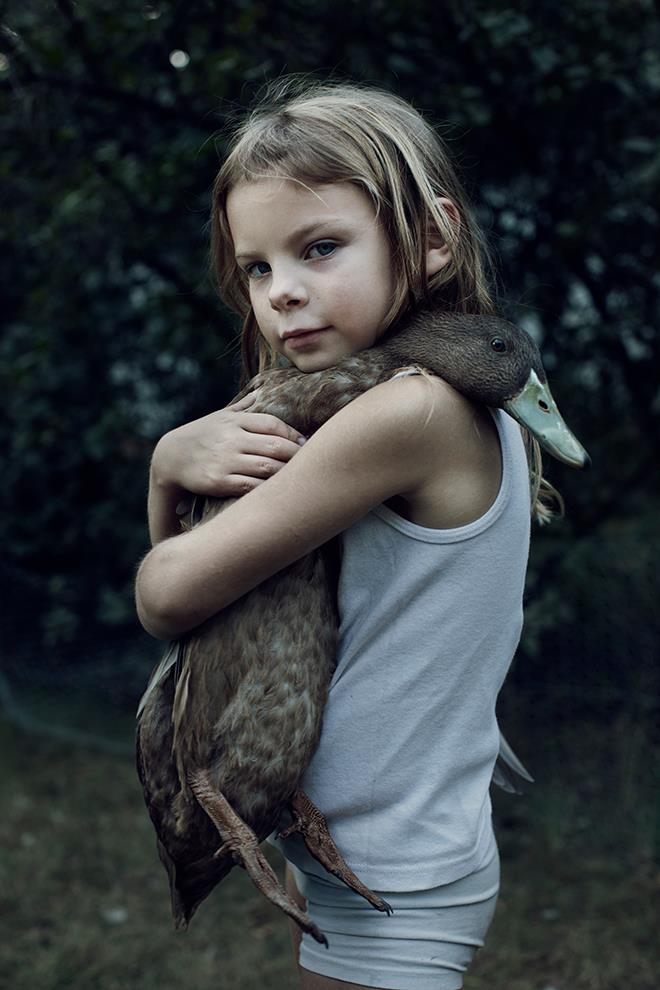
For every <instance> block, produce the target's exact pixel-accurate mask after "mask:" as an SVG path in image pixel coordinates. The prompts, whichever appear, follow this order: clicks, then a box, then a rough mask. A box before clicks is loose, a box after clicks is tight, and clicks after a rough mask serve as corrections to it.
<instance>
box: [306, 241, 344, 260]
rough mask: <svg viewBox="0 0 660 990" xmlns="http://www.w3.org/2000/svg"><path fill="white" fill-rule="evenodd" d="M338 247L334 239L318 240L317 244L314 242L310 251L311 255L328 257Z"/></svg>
mask: <svg viewBox="0 0 660 990" xmlns="http://www.w3.org/2000/svg"><path fill="white" fill-rule="evenodd" d="M336 247H337V245H336V244H335V242H334V241H318V242H317V243H316V244H312V246H311V248H310V249H309V252H308V253H309V255H310V256H311V257H316V258H327V257H328V255H331V254H332V252H333V251H334V250H335V248H336Z"/></svg>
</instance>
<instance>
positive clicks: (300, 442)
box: [296, 437, 307, 447]
mask: <svg viewBox="0 0 660 990" xmlns="http://www.w3.org/2000/svg"><path fill="white" fill-rule="evenodd" d="M296 443H297V444H299V445H300V446H301V447H302V445H303V444H304V443H307V437H298V439H297V440H296Z"/></svg>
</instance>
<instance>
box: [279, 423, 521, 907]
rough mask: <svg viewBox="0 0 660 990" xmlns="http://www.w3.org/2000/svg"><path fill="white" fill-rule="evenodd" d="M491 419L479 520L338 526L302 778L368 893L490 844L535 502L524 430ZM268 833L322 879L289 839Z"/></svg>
mask: <svg viewBox="0 0 660 990" xmlns="http://www.w3.org/2000/svg"><path fill="white" fill-rule="evenodd" d="M493 416H494V419H495V423H496V425H497V430H498V434H499V439H500V447H501V452H502V480H501V485H500V490H499V493H498V495H497V497H496V499H495V501H494V502H493V504H492V505H491V507H490V509H488V511H487V512H486V513H485V515H483V516H481V518H480V519H478V520H476V521H475V522H472V523H469V524H468V525H466V526H459V527H457V528H455V529H445V530H441V529H429V528H427V527H424V526H418V525H416V524H415V523H412V522H409V521H408V520H407V519H404V518H402V517H401V516H399V515H397V514H396V513H394V512H393V511H392V510H391V509H389V508H387V507H386V506H384V505H381V506H379V507H377V508H376V509H374V510H373V511H371V512H369V513H368V515H366V516H365V517H364V518H363V519H361V520H360V521H359V522H358V523H356V524H355V525H354V526H352V527H351V528H350V529H349V530H347V531H346V532H345V533H344V534H343V537H342V540H343V557H342V565H341V575H340V581H339V615H340V628H339V653H338V663H337V668H336V671H335V674H334V677H333V678H332V683H331V686H330V693H329V697H328V703H327V706H326V709H325V714H324V720H323V731H322V734H321V740H320V743H319V746H318V749H317V751H316V753H315V755H314V757H313V759H312V761H311V763H310V765H309V767H308V769H307V771H306V773H305V776H304V778H303V781H302V787H303V789H304V790H305V791H306V793H307V794H308V795H309V797H310V798H311V799H312V801H313V802H314V803H315V804H316V806H317V807H318V808H319V809H320V810H321V811H322V812H323V814H324V815H325V816H326V818H327V820H328V824H329V826H330V831H331V832H332V835H333V837H334V840H335V842H336V844H337V846H338V848H339V849H340V850H341V852H342V854H343V856H344V858H345V859H346V861H347V863H348V864H349V866H350V867H351V868H352V869H353V870H354V871H355V873H357V875H358V876H359V877H360V879H361V880H362V881H363V882H364V883H366V884H367V885H368V886H369V887H371V888H372V889H375V890H391V891H394V890H425V889H428V888H430V887H435V886H438V885H439V884H445V883H451V882H452V881H453V880H457V879H459V878H460V877H463V876H466V875H467V874H468V873H472V872H473V871H474V870H476V869H479V867H480V866H482V865H483V864H484V863H486V862H488V860H489V858H490V857H491V856H492V854H493V851H494V838H493V832H492V824H491V804H490V795H489V784H490V781H491V777H492V773H493V766H494V764H495V760H496V757H497V753H498V748H499V730H498V725H497V721H496V717H495V702H496V699H497V694H498V692H499V690H500V687H501V685H502V682H503V681H504V678H505V676H506V673H507V670H508V668H509V665H510V663H511V660H512V658H513V655H514V652H515V650H516V647H517V645H518V641H519V638H520V632H521V629H522V596H523V586H524V581H525V571H526V566H527V556H528V549H529V530H530V510H529V476H528V467H527V458H526V456H525V450H524V446H523V441H522V436H521V433H520V429H519V427H518V425H517V424H516V423H515V422H514V421H513V420H512V419H511V418H510V417H509V416H508V415H507V414H506V413H503V412H501V411H499V410H495V411H493ZM283 824H284V822H283ZM275 844H277V845H278V846H279V847H280V849H281V850H282V851H283V852H284V854H285V856H286V857H287V859H289V860H291V861H292V862H294V863H296V865H298V866H299V867H300V868H301V869H305V870H307V871H308V872H309V871H310V870H311V871H312V872H316V873H317V874H318V875H319V876H323V875H324V873H325V871H324V869H323V867H321V866H319V865H318V864H317V863H316V861H315V860H312V859H311V858H310V857H309V854H308V853H307V851H306V849H305V848H304V846H303V845H302V841H301V840H300V838H299V837H298V836H296V835H294V836H292V837H291V838H289V839H287V840H286V841H284V842H282V841H279V840H278V841H277V842H276V843H275Z"/></svg>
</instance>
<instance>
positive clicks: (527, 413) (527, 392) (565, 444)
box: [503, 371, 591, 468]
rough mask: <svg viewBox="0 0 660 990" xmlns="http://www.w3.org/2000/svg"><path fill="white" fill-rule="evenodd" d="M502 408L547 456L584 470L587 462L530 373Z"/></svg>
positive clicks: (543, 388) (545, 389) (546, 391)
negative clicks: (536, 442)
mask: <svg viewBox="0 0 660 990" xmlns="http://www.w3.org/2000/svg"><path fill="white" fill-rule="evenodd" d="M503 408H504V409H506V411H507V412H508V413H509V414H510V415H511V416H513V418H514V419H517V420H518V422H519V423H520V424H521V425H522V426H524V427H526V428H527V429H528V430H529V432H530V433H531V434H533V436H535V437H536V439H537V440H538V442H539V443H540V444H541V446H542V447H544V448H545V450H547V451H548V453H550V454H552V456H553V457H556V458H557V459H558V460H560V461H563V462H564V464H570V466H571V467H577V468H581V467H587V466H588V465H589V464H590V463H591V458H590V457H589V454H588V453H587V452H586V450H585V449H584V447H583V446H582V444H581V443H580V442H579V440H577V439H576V438H575V437H574V436H573V434H572V433H571V431H570V430H569V428H568V427H567V426H566V423H565V422H564V420H563V419H562V417H561V413H560V412H559V409H557V403H556V402H555V400H554V399H553V398H552V395H551V393H550V389H549V388H548V386H547V385H544V384H543V382H542V381H540V380H539V377H538V375H537V374H536V372H535V371H531V372H530V375H529V378H528V379H527V382H526V383H525V385H524V386H523V387H522V389H521V390H520V392H518V394H517V395H514V397H513V398H512V399H508V400H507V401H506V402H504V403H503Z"/></svg>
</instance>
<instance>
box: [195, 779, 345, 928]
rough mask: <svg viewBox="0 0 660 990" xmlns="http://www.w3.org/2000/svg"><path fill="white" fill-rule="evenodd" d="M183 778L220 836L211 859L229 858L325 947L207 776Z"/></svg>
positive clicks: (253, 837)
mask: <svg viewBox="0 0 660 990" xmlns="http://www.w3.org/2000/svg"><path fill="white" fill-rule="evenodd" d="M187 778H188V783H189V784H190V787H191V790H192V792H193V794H194V795H195V797H196V798H197V800H198V802H199V804H200V805H201V807H202V808H203V809H204V811H205V812H206V814H207V815H208V816H209V818H210V819H211V821H212V822H213V824H214V825H215V827H216V828H217V830H218V832H219V833H220V838H221V839H222V845H221V846H220V848H219V849H218V850H217V852H216V853H215V855H216V856H224V855H231V856H232V857H233V859H234V862H235V863H237V864H238V865H239V866H242V867H243V868H244V869H245V870H246V871H247V873H248V875H249V877H250V879H251V880H252V882H253V884H254V885H255V887H256V888H257V889H258V890H260V891H261V893H262V894H264V895H265V896H266V897H267V898H268V900H269V901H271V902H272V903H273V904H275V905H276V906H277V907H278V908H281V910H282V911H284V913H285V914H288V916H289V917H290V918H293V920H294V921H295V922H296V924H298V925H299V926H300V927H301V928H302V930H303V931H304V932H308V933H309V934H310V935H311V936H312V938H314V939H316V941H317V942H320V943H321V944H322V945H325V946H327V944H328V940H327V939H326V937H325V935H324V934H323V933H322V932H321V931H319V929H318V928H317V927H316V925H315V924H314V923H313V921H312V920H311V919H310V918H309V916H308V915H307V914H306V913H305V912H304V911H301V909H300V908H299V907H298V905H297V904H296V903H295V901H293V900H292V899H291V898H290V897H289V895H288V894H287V892H286V891H285V890H284V888H283V887H282V885H281V884H280V882H279V880H278V879H277V875H276V874H275V871H274V870H273V868H272V867H271V865H270V863H269V862H268V860H267V859H266V857H265V856H264V854H263V853H262V851H261V849H260V848H259V840H258V839H257V837H256V835H255V834H254V832H253V831H252V829H251V828H250V827H249V825H246V824H245V822H244V821H243V819H242V818H241V817H240V815H238V814H237V813H236V812H235V811H234V809H233V808H232V806H231V805H230V804H229V801H227V799H226V797H225V796H224V794H222V792H221V791H219V790H217V788H215V787H214V786H213V784H212V782H211V777H210V774H209V772H208V771H207V770H189V771H188V773H187Z"/></svg>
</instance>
